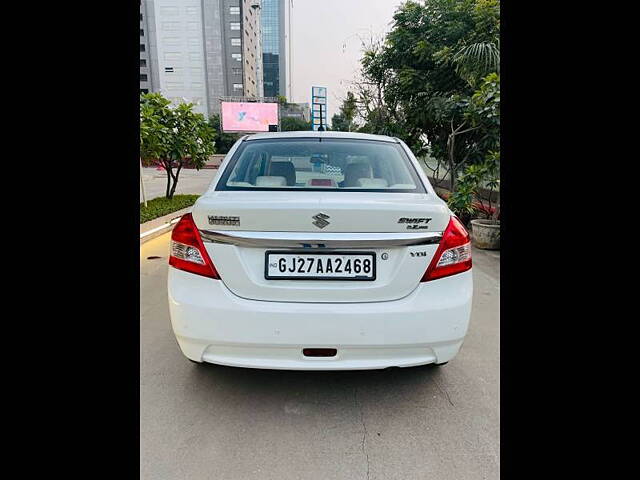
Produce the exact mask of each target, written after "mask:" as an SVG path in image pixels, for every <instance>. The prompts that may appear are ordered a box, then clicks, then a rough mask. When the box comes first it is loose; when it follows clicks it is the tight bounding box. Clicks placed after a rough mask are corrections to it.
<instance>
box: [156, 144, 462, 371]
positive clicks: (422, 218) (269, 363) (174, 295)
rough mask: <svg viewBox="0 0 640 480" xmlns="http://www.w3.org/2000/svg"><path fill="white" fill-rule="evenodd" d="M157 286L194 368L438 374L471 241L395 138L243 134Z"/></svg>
mask: <svg viewBox="0 0 640 480" xmlns="http://www.w3.org/2000/svg"><path fill="white" fill-rule="evenodd" d="M168 287H169V288H168V290H169V306H170V313H171V322H172V326H173V330H174V333H175V335H176V338H177V340H178V343H179V345H180V348H181V349H182V351H183V353H184V354H185V355H186V356H187V357H188V358H190V359H191V360H194V361H196V362H210V363H216V364H223V365H232V366H240V367H253V368H273V369H299V370H350V369H374V368H386V367H393V366H398V367H406V366H413V365H422V364H428V363H437V364H441V363H446V362H447V361H449V360H450V359H451V358H453V357H454V356H455V355H456V353H457V352H458V350H459V349H460V346H461V345H462V342H463V340H464V336H465V334H466V331H467V327H468V323H469V317H470V309H471V296H472V279H471V250H470V243H469V236H468V234H467V232H466V230H465V229H464V227H463V226H462V224H461V223H460V222H459V220H458V219H457V218H455V217H454V216H452V214H451V212H450V211H449V209H448V208H447V206H446V204H445V203H444V202H442V200H440V199H439V198H438V197H437V195H435V193H434V192H433V189H432V188H431V186H430V185H429V183H428V180H427V179H426V176H425V175H424V173H423V172H422V170H421V169H420V167H419V165H418V163H417V161H416V159H415V157H414V156H413V155H412V154H411V152H410V150H409V149H408V148H407V147H406V145H404V144H403V143H402V142H400V141H399V140H397V139H391V138H388V137H378V136H371V135H357V134H336V133H331V132H323V133H313V132H296V133H289V134H270V135H254V136H252V137H249V138H245V139H243V141H241V142H238V143H237V144H236V145H235V146H234V147H233V149H232V151H230V153H229V155H228V156H227V158H226V159H225V161H224V162H223V164H222V166H221V171H220V174H219V176H218V178H217V179H216V180H215V181H214V182H213V184H212V186H211V187H210V189H209V190H208V191H207V193H206V194H205V195H203V196H202V197H201V198H200V199H199V200H198V201H197V202H196V204H195V206H194V208H193V211H192V213H191V214H187V215H185V216H184V217H183V218H182V219H181V221H180V222H179V223H178V225H177V226H176V227H175V228H174V231H173V233H172V244H171V256H170V268H169V278H168Z"/></svg>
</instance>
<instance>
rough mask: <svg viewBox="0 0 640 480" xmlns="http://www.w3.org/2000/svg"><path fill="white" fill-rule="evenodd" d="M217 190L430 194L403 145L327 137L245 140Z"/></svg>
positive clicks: (224, 173)
mask: <svg viewBox="0 0 640 480" xmlns="http://www.w3.org/2000/svg"><path fill="white" fill-rule="evenodd" d="M216 189H217V190H333V191H354V192H358V191H360V192H361V191H373V192H378V191H379V192H411V193H424V192H425V190H424V186H423V185H422V182H421V181H420V179H419V178H418V175H417V173H416V171H415V169H414V167H413V165H412V164H411V162H410V161H409V158H408V157H407V155H406V153H405V152H404V150H403V149H402V147H401V146H400V145H399V144H397V143H390V142H380V141H375V140H351V139H327V138H322V139H320V138H306V139H305V138H302V139H300V138H295V139H294V138H290V139H284V138H283V139H269V140H249V141H245V142H242V144H241V145H240V147H239V148H238V150H237V151H236V153H235V155H234V156H233V158H232V159H231V161H230V163H229V165H228V166H227V168H226V169H225V171H224V172H223V174H222V177H221V178H220V182H219V183H218V186H217V188H216Z"/></svg>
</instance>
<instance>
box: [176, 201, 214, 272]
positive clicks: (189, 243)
mask: <svg viewBox="0 0 640 480" xmlns="http://www.w3.org/2000/svg"><path fill="white" fill-rule="evenodd" d="M169 265H171V266H172V267H175V268H177V269H179V270H184V271H185V272H190V273H195V274H196V275H202V276H205V277H209V278H215V279H220V275H218V271H217V270H216V267H214V265H213V262H212V261H211V258H209V254H208V253H207V250H206V248H204V244H203V243H202V238H201V237H200V232H198V228H197V227H196V224H195V223H194V221H193V217H192V216H191V214H190V213H187V214H185V215H183V216H182V218H181V219H180V221H179V222H178V223H177V224H176V226H175V227H173V232H172V233H171V254H170V256H169Z"/></svg>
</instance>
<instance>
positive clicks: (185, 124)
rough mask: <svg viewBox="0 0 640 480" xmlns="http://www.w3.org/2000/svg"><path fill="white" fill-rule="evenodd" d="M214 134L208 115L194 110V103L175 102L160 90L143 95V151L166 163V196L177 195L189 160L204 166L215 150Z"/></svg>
mask: <svg viewBox="0 0 640 480" xmlns="http://www.w3.org/2000/svg"><path fill="white" fill-rule="evenodd" d="M214 136H215V132H214V130H213V128H212V127H211V126H210V125H209V124H208V123H207V121H206V120H205V118H204V115H202V114H201V113H195V112H194V111H193V104H192V103H181V104H180V105H177V106H175V105H172V104H171V102H170V101H169V100H167V99H166V98H164V97H163V96H162V95H161V94H159V93H148V94H143V95H141V96H140V155H141V156H142V157H143V158H146V159H155V160H157V161H158V162H159V163H160V164H161V165H162V166H163V167H164V169H165V171H166V172H167V189H166V193H165V196H166V198H169V199H171V198H173V194H174V193H175V191H176V186H177V184H178V177H179V176H180V170H181V169H182V167H183V166H184V165H185V163H186V162H189V163H190V164H192V165H193V166H194V167H195V168H196V169H200V168H201V167H202V166H203V165H204V164H205V162H206V161H207V159H208V157H209V156H210V155H212V154H213V153H215V148H214ZM174 168H175V169H176V171H175V173H174V171H173V170H174Z"/></svg>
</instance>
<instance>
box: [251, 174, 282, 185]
mask: <svg viewBox="0 0 640 480" xmlns="http://www.w3.org/2000/svg"><path fill="white" fill-rule="evenodd" d="M286 185H287V179H286V178H284V177H274V176H271V177H266V176H263V177H256V187H285V186H286Z"/></svg>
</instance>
